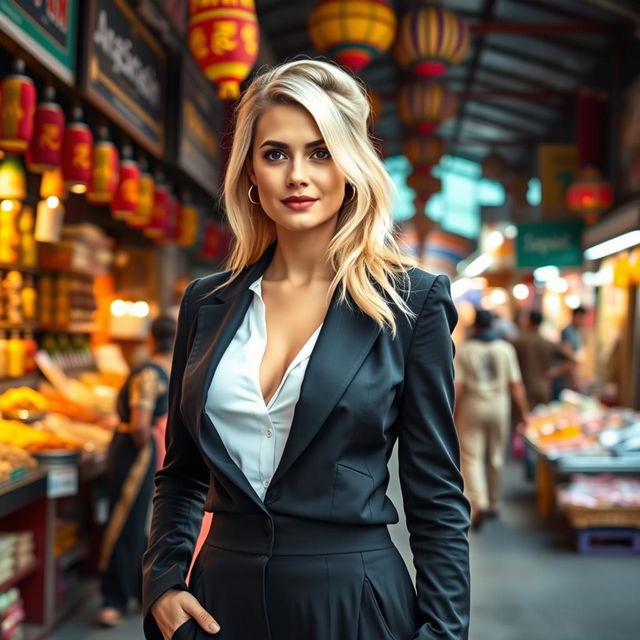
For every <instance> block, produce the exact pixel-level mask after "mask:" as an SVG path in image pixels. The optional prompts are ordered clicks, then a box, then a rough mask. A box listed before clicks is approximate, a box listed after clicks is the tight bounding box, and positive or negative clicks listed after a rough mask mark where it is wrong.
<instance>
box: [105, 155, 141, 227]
mask: <svg viewBox="0 0 640 640" xmlns="http://www.w3.org/2000/svg"><path fill="white" fill-rule="evenodd" d="M139 202H140V167H139V166H138V163H137V162H136V161H135V160H134V159H133V149H132V148H131V146H129V145H126V146H125V147H124V149H123V150H122V162H121V163H120V181H119V183H118V188H117V189H116V193H115V195H114V196H113V201H112V202H111V215H112V216H113V217H114V218H115V219H116V220H127V219H128V218H129V217H130V216H131V215H133V214H134V213H135V211H136V209H137V208H138V203H139Z"/></svg>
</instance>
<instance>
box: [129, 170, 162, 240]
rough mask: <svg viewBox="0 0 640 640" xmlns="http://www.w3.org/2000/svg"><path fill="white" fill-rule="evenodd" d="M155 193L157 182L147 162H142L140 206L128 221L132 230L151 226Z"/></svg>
mask: <svg viewBox="0 0 640 640" xmlns="http://www.w3.org/2000/svg"><path fill="white" fill-rule="evenodd" d="M154 193H155V181H154V179H153V176H152V175H151V172H150V171H149V166H148V164H147V161H146V160H145V159H143V160H142V161H141V162H140V186H139V191H138V206H137V207H136V209H135V211H134V212H133V213H132V214H131V215H130V216H129V217H128V218H127V219H126V221H127V224H128V225H129V226H130V227H131V228H132V229H146V228H147V227H148V226H149V225H150V224H151V215H152V213H153V194H154Z"/></svg>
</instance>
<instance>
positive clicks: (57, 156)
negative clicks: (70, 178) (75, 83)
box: [26, 87, 65, 173]
mask: <svg viewBox="0 0 640 640" xmlns="http://www.w3.org/2000/svg"><path fill="white" fill-rule="evenodd" d="M54 100H55V92H54V90H53V87H47V88H46V90H45V93H44V101H43V102H41V103H40V104H39V105H38V107H37V109H36V113H35V116H34V118H33V136H32V137H31V142H30V144H29V146H28V148H27V153H26V161H27V169H29V171H33V173H44V172H45V171H50V170H52V169H55V168H57V167H59V166H60V163H61V161H62V136H63V133H64V121H65V118H64V112H63V111H62V109H61V108H60V105H59V104H58V103H57V102H54Z"/></svg>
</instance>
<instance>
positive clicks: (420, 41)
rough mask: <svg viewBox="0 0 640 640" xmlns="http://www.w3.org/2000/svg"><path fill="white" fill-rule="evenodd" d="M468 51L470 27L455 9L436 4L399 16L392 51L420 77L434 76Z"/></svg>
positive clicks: (457, 62)
mask: <svg viewBox="0 0 640 640" xmlns="http://www.w3.org/2000/svg"><path fill="white" fill-rule="evenodd" d="M468 51H469V27H468V26H467V24H466V23H465V22H464V21H463V20H461V19H460V17H458V16H457V15H456V14H455V13H453V12H451V11H447V10H446V9H442V8H440V7H437V6H426V7H421V8H419V9H416V10H414V11H409V12H408V13H406V14H405V15H403V16H402V18H400V22H399V24H398V33H397V36H396V43H395V46H394V50H393V54H394V57H395V59H396V62H397V63H398V64H399V65H400V66H401V67H403V68H404V69H407V70H408V71H411V72H412V73H413V74H415V75H416V76H418V77H420V78H437V77H438V76H441V75H442V74H443V73H444V72H445V71H446V70H447V68H448V67H449V66H451V65H455V64H459V63H460V62H462V60H463V59H464V57H465V56H466V55H467V52H468Z"/></svg>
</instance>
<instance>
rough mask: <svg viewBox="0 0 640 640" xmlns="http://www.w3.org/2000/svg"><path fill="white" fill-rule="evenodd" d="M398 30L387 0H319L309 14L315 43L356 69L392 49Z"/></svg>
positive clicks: (322, 50) (310, 27)
mask: <svg viewBox="0 0 640 640" xmlns="http://www.w3.org/2000/svg"><path fill="white" fill-rule="evenodd" d="M395 31H396V14H395V13H394V11H393V7H392V6H391V5H390V4H389V2H387V1H386V0H319V2H317V3H316V4H315V6H314V7H313V9H312V10H311V13H310V14H309V35H310V36H311V42H312V43H313V46H314V47H315V48H316V49H318V51H320V52H322V53H326V54H328V55H330V56H331V57H333V58H335V59H336V60H337V61H338V62H339V63H340V64H343V65H344V66H345V67H349V68H350V69H352V70H353V71H355V72H356V73H357V72H359V71H361V70H362V69H363V68H364V67H366V66H367V65H368V64H369V63H370V62H371V60H372V59H373V58H375V57H377V56H379V55H381V54H383V53H384V52H385V51H387V49H389V47H390V46H391V44H392V42H393V38H394V35H395Z"/></svg>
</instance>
